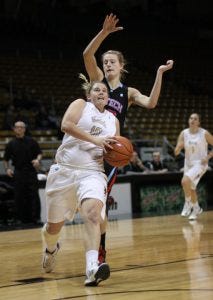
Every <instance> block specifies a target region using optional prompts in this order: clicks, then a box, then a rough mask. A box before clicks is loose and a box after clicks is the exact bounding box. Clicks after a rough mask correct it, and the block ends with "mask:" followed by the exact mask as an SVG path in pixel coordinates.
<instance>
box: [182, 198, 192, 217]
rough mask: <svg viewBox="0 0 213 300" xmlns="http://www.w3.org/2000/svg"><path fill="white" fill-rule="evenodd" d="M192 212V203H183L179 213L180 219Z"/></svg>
mask: <svg viewBox="0 0 213 300" xmlns="http://www.w3.org/2000/svg"><path fill="white" fill-rule="evenodd" d="M191 211H192V203H191V202H190V201H185V203H184V207H183V210H182V212H181V216H182V217H188V216H189V215H190V213H191Z"/></svg>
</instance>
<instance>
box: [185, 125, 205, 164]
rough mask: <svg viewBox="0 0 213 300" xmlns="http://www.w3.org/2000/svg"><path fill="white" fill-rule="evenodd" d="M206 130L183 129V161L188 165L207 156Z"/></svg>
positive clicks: (198, 161)
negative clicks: (195, 131) (192, 131)
mask: <svg viewBox="0 0 213 300" xmlns="http://www.w3.org/2000/svg"><path fill="white" fill-rule="evenodd" d="M205 133H206V130H205V129H203V128H199V130H198V132H197V133H191V132H190V130H189V128H187V129H184V131H183V134H184V148H185V163H186V164H187V165H188V166H191V165H194V164H195V163H200V162H201V160H202V159H203V158H205V157H206V156H207V150H208V144H207V142H206V138H205Z"/></svg>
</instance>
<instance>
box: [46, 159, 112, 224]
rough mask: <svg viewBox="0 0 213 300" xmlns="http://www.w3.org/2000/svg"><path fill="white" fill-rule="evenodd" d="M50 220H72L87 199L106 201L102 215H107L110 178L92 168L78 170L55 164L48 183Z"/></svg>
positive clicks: (53, 221) (48, 177)
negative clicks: (108, 179) (108, 181)
mask: <svg viewBox="0 0 213 300" xmlns="http://www.w3.org/2000/svg"><path fill="white" fill-rule="evenodd" d="M45 192H46V204H47V220H48V222H51V223H58V222H62V221H64V220H66V219H68V220H72V219H73V217H74V215H75V213H76V210H77V208H78V207H80V205H81V201H82V200H84V199H88V198H92V199H97V200H100V201H102V202H103V208H102V211H101V217H102V218H103V219H104V218H105V208H106V197H107V177H106V175H105V174H104V173H102V172H98V171H91V170H76V169H72V168H70V167H66V166H61V165H58V164H54V165H52V166H51V168H50V171H49V174H48V176H47V183H46V189H45Z"/></svg>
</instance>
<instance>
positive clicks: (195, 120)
mask: <svg viewBox="0 0 213 300" xmlns="http://www.w3.org/2000/svg"><path fill="white" fill-rule="evenodd" d="M199 125H200V119H199V116H198V115H197V114H192V115H191V116H190V117H189V127H192V126H193V127H199Z"/></svg>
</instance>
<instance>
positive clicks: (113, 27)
mask: <svg viewBox="0 0 213 300" xmlns="http://www.w3.org/2000/svg"><path fill="white" fill-rule="evenodd" d="M118 22H119V19H118V18H117V16H116V15H113V14H110V15H107V16H106V18H105V20H104V24H103V31H104V32H105V33H107V34H109V33H112V32H116V31H119V30H123V27H122V26H118V27H117V23H118Z"/></svg>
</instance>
